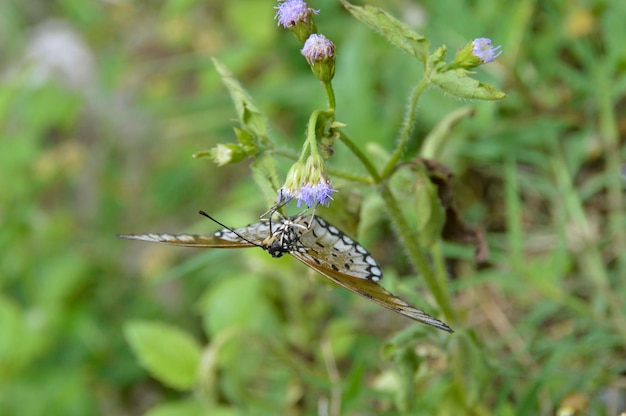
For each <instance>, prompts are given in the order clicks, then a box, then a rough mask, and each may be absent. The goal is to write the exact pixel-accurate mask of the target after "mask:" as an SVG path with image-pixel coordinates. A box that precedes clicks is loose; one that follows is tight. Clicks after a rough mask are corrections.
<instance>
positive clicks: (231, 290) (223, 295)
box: [203, 275, 280, 337]
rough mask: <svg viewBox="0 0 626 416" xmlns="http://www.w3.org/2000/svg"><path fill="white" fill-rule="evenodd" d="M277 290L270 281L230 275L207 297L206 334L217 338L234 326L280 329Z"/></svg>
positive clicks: (252, 328)
mask: <svg viewBox="0 0 626 416" xmlns="http://www.w3.org/2000/svg"><path fill="white" fill-rule="evenodd" d="M274 289H275V286H274V285H273V283H272V282H271V281H268V280H264V279H261V278H260V277H259V276H249V275H248V276H231V277H230V278H229V279H227V280H224V281H222V282H220V283H219V284H217V285H216V286H215V287H214V288H212V290H211V292H210V294H209V296H208V297H207V298H206V304H205V308H204V314H203V315H204V320H205V327H206V329H207V334H209V335H210V336H211V337H215V336H217V335H218V334H220V333H221V332H222V331H225V330H227V329H229V328H232V327H236V328H246V329H251V330H253V331H257V332H259V333H266V332H271V331H274V332H275V331H278V325H279V322H280V318H279V315H278V312H277V311H276V307H275V305H274V304H273V301H272V298H273V295H272V291H273V290H274Z"/></svg>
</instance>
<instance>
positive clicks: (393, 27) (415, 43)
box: [341, 0, 430, 63]
mask: <svg viewBox="0 0 626 416" xmlns="http://www.w3.org/2000/svg"><path fill="white" fill-rule="evenodd" d="M341 3H342V4H343V6H344V7H345V8H346V9H347V10H348V11H349V12H350V13H352V16H354V17H355V18H357V19H358V20H360V21H361V22H363V23H365V24H366V25H368V26H369V27H370V28H372V29H374V30H375V31H377V32H378V33H380V34H381V35H382V36H383V37H384V38H385V39H387V41H388V42H389V43H391V44H392V45H394V46H396V47H398V48H400V49H402V50H403V51H405V52H407V53H408V54H409V55H411V56H414V57H415V58H417V59H419V60H420V61H421V62H424V63H426V60H427V58H428V49H429V48H430V45H429V42H428V39H426V38H425V37H424V36H422V35H420V34H418V33H416V32H415V31H413V30H412V29H411V28H409V27H408V26H407V25H405V24H404V23H402V22H401V21H399V20H398V19H396V18H395V17H393V16H391V15H390V14H389V13H387V12H386V11H384V10H382V9H379V8H378V7H373V6H364V7H359V6H354V5H352V4H350V3H348V2H347V1H345V0H341Z"/></svg>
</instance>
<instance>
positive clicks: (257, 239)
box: [118, 221, 270, 248]
mask: <svg viewBox="0 0 626 416" xmlns="http://www.w3.org/2000/svg"><path fill="white" fill-rule="evenodd" d="M269 232H270V228H269V224H268V223H267V222H265V221H263V222H257V223H254V224H250V225H248V226H246V227H242V228H238V229H236V230H234V231H233V230H229V229H223V230H219V231H217V232H215V233H214V234H213V235H211V236H206V235H196V234H155V233H151V234H123V235H118V237H120V238H125V239H127V240H139V241H147V242H149V243H164V244H171V245H174V246H184V247H197V248H244V247H255V244H256V246H260V245H261V244H262V243H263V240H264V239H265V238H266V237H267V236H268V235H269ZM241 237H243V238H241ZM244 238H245V239H244ZM246 240H247V241H246Z"/></svg>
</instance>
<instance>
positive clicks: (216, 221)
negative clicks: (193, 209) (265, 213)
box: [198, 210, 263, 248]
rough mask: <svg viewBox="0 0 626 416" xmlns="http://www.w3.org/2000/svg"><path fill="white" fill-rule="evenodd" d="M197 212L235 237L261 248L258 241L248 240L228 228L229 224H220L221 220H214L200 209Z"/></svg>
mask: <svg viewBox="0 0 626 416" xmlns="http://www.w3.org/2000/svg"><path fill="white" fill-rule="evenodd" d="M198 214H200V215H202V216H203V217H207V218H208V219H210V220H211V221H213V222H214V223H216V224H217V225H219V226H221V227H224V228H226V229H227V230H228V231H230V232H231V233H233V234H235V235H236V236H237V237H239V238H241V239H242V240H243V241H245V242H247V243H250V244H252V245H253V246H257V247H261V248H263V246H262V245H261V244H258V243H255V242H254V241H250V240H248V239H247V238H246V237H244V236H243V235H241V234H239V233H238V232H237V231H235V230H234V229H232V228H230V227H229V226H227V225H224V224H222V223H221V222H219V221H218V220H216V219H215V218H213V217H212V216H210V215H209V214H207V213H206V212H204V211H202V210H200V211H198Z"/></svg>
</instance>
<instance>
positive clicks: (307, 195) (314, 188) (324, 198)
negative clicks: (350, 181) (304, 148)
mask: <svg viewBox="0 0 626 416" xmlns="http://www.w3.org/2000/svg"><path fill="white" fill-rule="evenodd" d="M334 192H337V190H336V189H334V188H333V187H332V182H331V180H330V179H329V178H328V176H327V175H326V172H325V170H324V163H323V162H322V160H321V159H320V158H319V156H309V157H308V159H307V161H306V163H304V164H303V163H302V162H296V163H294V164H293V166H292V167H291V169H290V170H289V173H288V174H287V180H286V181H285V185H284V186H283V187H282V188H280V189H279V190H278V198H277V199H276V202H277V203H279V204H286V203H288V202H289V201H291V200H292V199H295V200H297V201H298V207H300V206H302V204H305V205H306V206H307V207H313V206H315V205H325V206H329V205H330V201H331V200H332V199H333V197H332V195H333V193H334Z"/></svg>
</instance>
